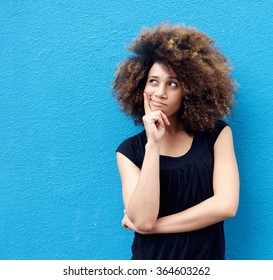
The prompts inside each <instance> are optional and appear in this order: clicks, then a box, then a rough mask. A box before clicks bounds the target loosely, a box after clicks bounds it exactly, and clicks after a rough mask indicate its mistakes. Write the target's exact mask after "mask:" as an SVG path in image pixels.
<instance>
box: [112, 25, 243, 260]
mask: <svg viewBox="0 0 273 280" xmlns="http://www.w3.org/2000/svg"><path fill="white" fill-rule="evenodd" d="M129 50H131V51H133V52H134V55H133V56H130V57H129V58H128V59H126V60H125V61H124V62H122V63H121V64H120V66H119V67H118V69H117V73H116V76H115V80H114V86H113V90H114V92H115V94H116V97H117V99H118V101H119V102H120V105H121V108H122V109H123V110H124V111H125V112H126V113H127V114H129V115H131V116H133V118H134V120H135V123H136V124H141V123H143V124H144V128H145V129H144V130H143V131H142V132H141V133H139V134H137V135H135V136H132V137H130V138H129V139H127V140H125V141H124V142H123V143H122V144H121V145H120V146H119V147H118V149H117V163H118V168H119V173H120V177H121V182H122V194H123V202H124V207H125V210H124V217H123V219H122V225H123V227H124V228H126V229H128V230H133V231H135V237H134V242H133V245H132V253H133V255H132V259H153V260H155V259H199V260H201V259H203V260H206V259H224V258H225V237H224V225H223V223H224V220H226V219H229V218H232V217H234V216H235V214H236V211H237V208H238V201H239V174H238V167H237V163H236V157H235V153H234V147H233V140H232V132H231V129H230V127H229V126H228V124H227V123H226V122H225V121H223V120H222V118H224V117H226V116H227V115H228V114H229V113H230V111H231V109H232V104H233V95H234V93H235V83H234V81H233V80H232V79H231V77H230V71H231V69H230V66H229V63H228V60H227V59H226V57H225V56H224V55H223V54H221V53H220V51H219V50H218V49H217V48H216V47H215V46H214V42H213V40H211V39H210V38H209V37H208V36H207V35H206V34H204V33H202V32H200V31H198V30H196V29H194V28H189V27H184V26H180V25H171V24H160V25H158V26H156V27H154V28H150V29H146V30H144V31H142V32H141V34H140V35H139V36H138V37H137V38H136V39H135V40H134V41H133V43H132V45H131V47H129Z"/></svg>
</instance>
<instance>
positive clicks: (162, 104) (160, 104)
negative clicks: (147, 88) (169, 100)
mask: <svg viewBox="0 0 273 280" xmlns="http://www.w3.org/2000/svg"><path fill="white" fill-rule="evenodd" d="M150 102H151V103H152V105H154V106H156V107H162V106H166V104H165V103H162V102H160V101H157V100H154V99H151V100H150Z"/></svg>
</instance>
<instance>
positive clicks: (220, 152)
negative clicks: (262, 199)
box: [149, 127, 239, 234]
mask: <svg viewBox="0 0 273 280" xmlns="http://www.w3.org/2000/svg"><path fill="white" fill-rule="evenodd" d="M213 191H214V195H213V196H212V197H211V198H208V199H206V200H205V201H203V202H201V203H199V204H197V205H195V206H193V207H191V208H189V209H186V210H185V211H182V212H179V213H176V214H173V215H170V216H166V217H162V218H159V219H158V220H157V222H156V223H155V225H154V227H153V229H152V230H151V231H150V232H149V233H150V234H151V233H176V232H188V231H194V230H198V229H201V228H204V227H207V226H210V225H212V224H215V223H217V222H220V221H223V220H226V219H228V218H232V217H234V216H235V214H236V211H237V208H238V201H239V173H238V167H237V162H236V157H235V153H234V147H233V140H232V133H231V130H230V128H229V127H225V128H224V129H223V131H222V132H221V133H220V135H219V137H218V139H217V141H216V143H215V145H214V170H213Z"/></svg>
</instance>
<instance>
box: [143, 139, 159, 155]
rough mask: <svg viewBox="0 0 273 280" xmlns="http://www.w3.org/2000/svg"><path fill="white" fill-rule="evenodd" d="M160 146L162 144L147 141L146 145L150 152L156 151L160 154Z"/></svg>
mask: <svg viewBox="0 0 273 280" xmlns="http://www.w3.org/2000/svg"><path fill="white" fill-rule="evenodd" d="M160 144H161V142H155V141H149V140H147V143H146V145H145V150H146V151H147V150H149V151H155V152H158V153H159V151H160Z"/></svg>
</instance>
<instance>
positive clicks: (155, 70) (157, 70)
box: [149, 62, 176, 77]
mask: <svg viewBox="0 0 273 280" xmlns="http://www.w3.org/2000/svg"><path fill="white" fill-rule="evenodd" d="M155 74H157V75H164V76H171V77H176V74H175V72H174V71H173V70H172V69H171V68H170V67H169V66H168V65H166V64H163V63H159V62H155V63H154V64H153V65H152V67H151V68H150V71H149V75H155Z"/></svg>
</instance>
